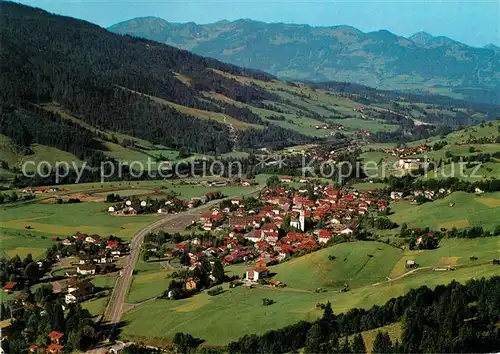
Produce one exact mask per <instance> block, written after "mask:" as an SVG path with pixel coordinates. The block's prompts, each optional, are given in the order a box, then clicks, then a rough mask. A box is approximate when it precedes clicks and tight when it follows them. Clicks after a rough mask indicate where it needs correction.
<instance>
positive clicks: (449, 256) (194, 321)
mask: <svg viewBox="0 0 500 354" xmlns="http://www.w3.org/2000/svg"><path fill="white" fill-rule="evenodd" d="M499 249H500V238H498V237H491V238H488V239H481V240H466V239H460V240H444V241H443V243H442V245H441V247H440V248H439V249H437V250H433V251H420V252H413V251H406V252H403V251H402V250H400V249H395V248H393V247H391V246H388V245H386V244H384V243H380V242H352V243H345V244H339V245H335V246H332V247H329V248H326V249H323V250H320V251H318V252H315V253H313V254H309V255H306V256H304V257H301V258H298V259H295V260H292V261H290V262H285V263H282V264H281V265H278V266H275V267H271V268H270V270H271V272H273V273H276V275H275V276H274V278H275V279H277V280H280V281H284V282H285V283H286V284H287V287H286V288H270V287H256V288H252V289H247V288H245V287H237V288H233V289H229V288H228V286H227V284H226V285H225V286H224V289H225V291H224V292H223V293H222V294H220V295H217V296H213V297H212V296H209V295H207V293H206V291H205V292H202V293H200V294H197V295H194V296H193V297H191V298H188V299H182V300H177V301H171V300H154V301H148V302H145V303H143V304H141V305H139V306H136V307H134V308H132V309H130V310H129V311H128V312H127V313H125V315H124V317H123V320H124V321H125V323H126V325H125V327H124V328H123V329H122V330H123V331H122V337H123V338H125V339H131V340H135V341H144V342H147V343H151V344H161V343H166V342H168V340H169V339H171V338H172V337H173V336H174V334H175V333H177V332H185V333H190V334H192V335H193V336H196V337H199V338H202V339H204V340H206V344H208V345H219V346H222V345H226V344H228V343H229V342H230V341H232V340H235V339H237V338H239V337H241V336H243V335H245V334H251V333H257V334H262V333H264V332H266V331H267V330H270V329H277V328H281V327H284V326H287V325H289V324H292V323H295V322H298V321H300V320H308V321H311V320H314V319H316V318H317V317H318V316H320V315H321V314H322V310H320V309H317V308H316V304H318V303H326V302H327V301H330V302H331V303H332V307H333V309H334V311H335V312H337V313H340V312H345V311H348V310H349V309H351V308H356V307H357V308H359V307H361V308H368V307H371V306H373V305H377V304H378V305H381V304H383V303H385V302H386V301H388V300H389V299H391V298H393V297H397V296H400V295H403V294H405V293H406V292H408V291H409V290H410V289H412V288H416V287H419V286H422V285H426V286H428V287H430V288H432V287H435V286H437V285H439V284H447V283H449V282H451V281H453V280H456V281H460V282H465V281H467V280H469V279H472V278H480V277H489V276H493V275H497V274H498V272H499V270H498V266H494V265H492V264H491V260H492V258H494V257H495V256H496V255H498V253H499V252H498V250H499ZM469 253H471V254H472V253H474V255H475V256H476V257H478V260H477V261H475V262H472V261H470V260H469V257H470V254H469ZM328 255H335V256H336V258H335V260H333V261H332V260H329V259H328ZM369 255H371V256H372V257H370V256H369ZM410 258H412V259H415V260H416V262H417V263H419V264H420V266H421V269H417V270H414V271H411V272H410V273H407V274H406V276H402V275H403V274H404V272H405V269H404V261H405V260H406V259H410ZM367 259H368V260H367ZM363 260H364V263H365V264H360V263H363ZM344 263H345V264H344ZM450 263H451V264H456V265H458V266H457V269H456V270H455V271H437V270H433V268H435V267H440V266H441V267H443V266H446V265H448V264H450ZM244 269H245V267H244V266H241V265H240V266H236V268H233V269H232V267H228V271H231V272H234V273H237V274H239V273H241V272H242V271H244ZM165 272H167V271H165ZM153 277H154V278H155V279H156V278H158V277H161V276H160V275H159V274H158V271H157V272H156V273H155V275H154V276H153ZM391 277H393V278H394V279H392V280H391ZM344 283H347V284H349V285H350V288H351V290H350V291H348V292H340V291H339V290H338V286H339V285H341V284H344ZM318 287H321V289H322V290H320V291H319V292H316V291H315V290H316V289H317V288H318ZM132 289H134V286H132ZM158 290H159V289H158ZM137 291H139V290H133V292H134V293H137ZM130 295H132V292H131V294H130ZM130 295H129V301H130V300H131V298H130ZM134 296H135V295H133V296H132V298H133V297H134ZM263 298H270V299H272V300H274V301H275V303H274V304H273V305H271V306H263V305H262V299H263ZM153 321H154V322H153ZM153 323H154V324H153Z"/></svg>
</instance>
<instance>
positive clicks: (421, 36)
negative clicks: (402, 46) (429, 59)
mask: <svg viewBox="0 0 500 354" xmlns="http://www.w3.org/2000/svg"><path fill="white" fill-rule="evenodd" d="M408 39H409V40H410V41H412V42H413V43H415V44H417V45H427V44H430V43H432V41H433V40H434V36H433V35H432V34H430V33H428V32H425V31H420V32H417V33H415V34H414V35H413V36H411V37H410V38H408Z"/></svg>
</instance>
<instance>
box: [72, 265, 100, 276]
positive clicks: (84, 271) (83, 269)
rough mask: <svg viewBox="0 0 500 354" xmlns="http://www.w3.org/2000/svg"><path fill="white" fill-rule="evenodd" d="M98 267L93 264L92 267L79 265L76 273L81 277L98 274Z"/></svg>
mask: <svg viewBox="0 0 500 354" xmlns="http://www.w3.org/2000/svg"><path fill="white" fill-rule="evenodd" d="M96 268H97V267H96V266H95V265H93V264H90V265H81V264H79V265H78V266H77V267H76V272H77V273H78V274H80V275H92V274H95V272H96Z"/></svg>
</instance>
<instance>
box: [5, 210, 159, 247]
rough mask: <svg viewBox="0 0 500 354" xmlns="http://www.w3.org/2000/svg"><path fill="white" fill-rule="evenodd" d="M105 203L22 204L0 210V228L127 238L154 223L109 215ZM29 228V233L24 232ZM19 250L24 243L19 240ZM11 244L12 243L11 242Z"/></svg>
mask: <svg viewBox="0 0 500 354" xmlns="http://www.w3.org/2000/svg"><path fill="white" fill-rule="evenodd" d="M107 207H108V204H106V203H97V202H96V203H78V204H26V205H21V206H16V207H9V208H4V209H3V210H2V211H1V220H2V225H1V226H2V228H1V229H0V232H2V234H3V233H5V232H6V231H3V230H5V229H7V230H18V231H19V232H21V231H23V232H24V231H30V232H36V233H43V234H46V235H55V236H59V237H66V236H70V235H73V234H74V233H76V232H78V231H79V232H84V233H89V234H98V235H101V236H108V235H115V236H119V237H123V238H131V237H132V236H133V235H134V234H135V233H136V232H137V231H139V230H140V229H141V228H143V227H144V226H146V225H147V224H150V223H152V222H153V221H154V220H157V219H158V218H159V217H158V216H157V215H138V216H133V217H132V216H123V217H119V216H111V215H109V214H108V213H107ZM26 225H29V226H30V227H31V229H32V230H26V229H25V226H26ZM7 236H8V235H7ZM18 241H19V247H23V246H26V243H25V242H24V241H23V240H22V239H19V240H18ZM11 242H15V241H13V240H11Z"/></svg>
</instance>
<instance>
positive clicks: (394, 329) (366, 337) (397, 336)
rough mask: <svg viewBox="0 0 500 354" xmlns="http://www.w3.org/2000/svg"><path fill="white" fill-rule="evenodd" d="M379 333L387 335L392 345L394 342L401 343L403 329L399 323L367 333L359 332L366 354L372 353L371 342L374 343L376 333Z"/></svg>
mask: <svg viewBox="0 0 500 354" xmlns="http://www.w3.org/2000/svg"><path fill="white" fill-rule="evenodd" d="M379 331H380V332H387V333H389V337H391V340H392V342H393V343H394V342H396V341H399V342H401V334H402V333H403V328H402V326H401V323H399V322H397V323H392V324H390V325H387V326H384V327H380V328H376V329H372V330H369V331H364V332H361V335H362V337H363V341H364V342H365V347H366V352H367V353H368V354H370V353H372V351H373V342H374V341H375V337H376V336H377V333H378V332H379ZM350 339H351V340H352V336H351V337H350Z"/></svg>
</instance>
